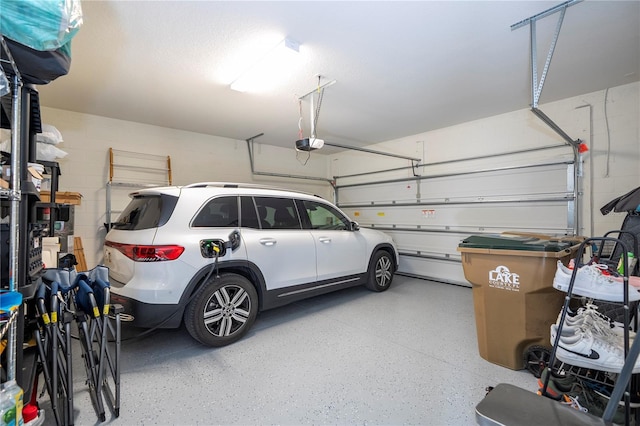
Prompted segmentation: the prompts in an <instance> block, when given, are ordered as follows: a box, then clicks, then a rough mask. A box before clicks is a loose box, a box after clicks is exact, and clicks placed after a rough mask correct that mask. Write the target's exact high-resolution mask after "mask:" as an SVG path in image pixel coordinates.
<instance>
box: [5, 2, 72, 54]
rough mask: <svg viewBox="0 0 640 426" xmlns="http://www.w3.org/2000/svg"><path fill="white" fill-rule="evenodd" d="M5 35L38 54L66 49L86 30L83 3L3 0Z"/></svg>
mask: <svg viewBox="0 0 640 426" xmlns="http://www.w3.org/2000/svg"><path fill="white" fill-rule="evenodd" d="M1 7H2V14H0V28H1V30H2V34H3V35H4V36H6V37H7V38H9V39H11V40H14V41H16V42H18V43H21V44H24V45H25V46H28V47H30V48H32V49H35V50H41V51H45V50H57V49H59V48H61V47H62V46H65V45H66V44H67V43H69V42H70V41H71V39H72V38H73V37H74V36H75V35H76V33H77V32H78V30H79V29H80V27H81V26H82V7H81V6H80V0H10V1H8V0H1Z"/></svg>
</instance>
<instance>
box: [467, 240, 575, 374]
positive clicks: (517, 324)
mask: <svg viewBox="0 0 640 426" xmlns="http://www.w3.org/2000/svg"><path fill="white" fill-rule="evenodd" d="M540 237H541V236H539V235H538V236H527V235H506V234H501V235H474V236H471V237H469V238H467V239H465V240H464V241H463V242H462V243H460V244H459V246H458V251H459V252H461V253H462V267H463V269H464V276H465V278H466V279H467V281H469V282H470V283H471V285H472V288H473V305H474V310H475V319H476V329H477V335H478V349H479V352H480V356H481V357H482V358H484V359H486V360H487V361H489V362H491V363H494V364H497V365H501V366H503V367H507V368H510V369H512V370H521V369H523V368H525V363H524V356H525V351H526V350H527V349H528V348H531V347H532V346H535V345H540V346H545V347H548V348H549V349H550V348H551V343H550V331H549V329H550V326H551V324H553V323H555V322H556V319H557V317H558V313H559V312H560V309H561V308H562V305H563V303H564V297H565V293H563V292H561V291H558V290H556V289H554V288H553V277H554V276H555V272H556V269H557V261H558V260H560V261H561V262H562V263H563V264H565V265H566V264H568V262H569V260H571V258H572V257H574V255H575V252H576V251H577V250H578V247H579V244H576V240H575V239H574V240H569V241H559V240H554V239H552V237H550V236H549V237H548V238H546V239H545V238H540Z"/></svg>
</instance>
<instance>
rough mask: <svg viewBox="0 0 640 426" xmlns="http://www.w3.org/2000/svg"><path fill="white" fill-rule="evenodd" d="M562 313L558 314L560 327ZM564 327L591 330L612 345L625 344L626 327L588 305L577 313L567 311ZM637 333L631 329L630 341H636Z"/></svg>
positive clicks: (593, 306)
mask: <svg viewBox="0 0 640 426" xmlns="http://www.w3.org/2000/svg"><path fill="white" fill-rule="evenodd" d="M561 317H562V311H560V313H559V314H558V319H557V320H556V325H560V318H561ZM564 327H584V328H587V329H589V330H590V331H591V332H592V333H593V334H594V335H595V336H601V337H604V338H606V339H609V340H610V341H611V342H612V343H620V345H621V346H622V345H623V344H624V325H623V324H622V323H621V322H618V321H613V320H612V319H611V318H609V317H608V316H606V315H604V314H601V313H600V312H598V307H597V306H596V305H593V304H591V303H588V304H587V305H585V306H584V307H582V308H579V309H578V311H577V312H572V311H571V310H568V311H567V315H566V316H565V318H564ZM635 337H636V333H635V332H634V331H632V330H631V329H629V340H630V341H633V339H635Z"/></svg>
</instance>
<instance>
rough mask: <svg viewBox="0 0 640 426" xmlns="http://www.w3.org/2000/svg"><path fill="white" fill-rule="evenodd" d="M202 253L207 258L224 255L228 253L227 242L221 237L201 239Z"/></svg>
mask: <svg viewBox="0 0 640 426" xmlns="http://www.w3.org/2000/svg"><path fill="white" fill-rule="evenodd" d="M200 253H201V254H202V257H207V258H214V257H216V256H217V257H224V255H225V254H226V253H227V248H226V244H225V242H224V241H223V240H220V239H213V240H200Z"/></svg>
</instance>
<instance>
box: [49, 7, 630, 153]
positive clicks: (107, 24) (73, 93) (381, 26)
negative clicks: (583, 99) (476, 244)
mask: <svg viewBox="0 0 640 426" xmlns="http://www.w3.org/2000/svg"><path fill="white" fill-rule="evenodd" d="M557 4H559V2H540V1H444V2H443V1H411V2H400V1H355V2H342V1H341V2H337V1H335V2H334V1H319V2H308V1H296V2H292V1H285V2H273V1H259V2H245V1H228V2H227V1H194V2H190V1H84V2H83V3H82V7H83V12H84V25H83V27H82V28H81V29H80V31H79V32H78V35H77V36H76V37H75V38H74V40H73V43H72V55H73V57H72V65H71V71H70V73H69V74H68V75H67V76H64V77H61V78H59V79H58V80H55V81H53V82H52V83H50V84H48V85H45V86H41V87H40V94H41V96H40V100H41V103H42V104H43V105H45V106H49V107H53V108H60V109H65V110H71V111H78V112H83V113H89V114H95V115H100V116H106V117H112V118H117V119H123V120H129V121H135V122H141V123H148V124H153V125H158V126H164V127H170V128H176V129H183V130H189V131H194V132H198V133H205V134H211V135H218V136H225V137H229V138H233V139H241V140H242V139H247V138H249V137H251V136H254V135H256V134H259V133H264V136H262V137H260V138H259V139H258V140H257V141H258V142H260V143H265V144H271V145H277V146H283V147H293V146H294V142H295V140H296V139H297V138H298V118H299V115H300V105H299V102H298V98H299V97H301V96H302V95H304V94H307V93H309V92H310V91H313V90H314V89H315V88H316V87H317V84H318V78H317V77H316V76H317V75H321V76H322V77H321V82H326V81H329V80H334V79H335V80H336V84H334V85H332V86H330V87H328V88H327V89H326V90H325V92H324V98H323V102H322V106H321V111H320V116H319V121H318V128H317V134H318V137H320V138H323V139H325V140H326V141H327V142H333V143H337V144H343V145H349V146H362V145H367V144H371V143H375V142H381V141H386V140H392V139H396V138H400V137H403V136H408V135H413V134H417V133H421V132H425V131H429V130H433V129H437V128H442V127H446V126H450V125H454V124H457V123H462V122H466V121H470V120H475V119H479V118H483V117H488V116H493V115H497V114H501V113H505V112H509V111H513V110H517V109H522V108H527V107H528V106H529V104H530V103H531V94H530V85H531V80H530V79H531V77H530V63H529V62H530V61H529V58H530V54H529V27H528V26H527V27H524V28H520V29H518V30H514V31H512V30H511V28H510V27H511V25H512V24H514V23H516V22H519V21H521V20H523V19H525V18H528V17H530V16H533V15H536V14H538V13H540V12H542V11H544V10H546V9H549V8H551V7H553V6H555V5H557ZM558 16H559V15H558V14H555V15H552V16H550V17H547V18H544V19H542V20H540V21H538V24H537V33H538V37H537V45H538V56H539V62H540V64H539V69H542V66H543V64H544V60H545V58H546V56H547V52H548V49H549V44H550V42H551V40H552V37H553V33H554V30H555V26H556V24H557V20H558ZM285 36H286V37H290V38H292V39H294V40H296V41H298V42H299V43H300V45H301V51H300V56H301V63H300V64H299V65H298V66H296V67H293V68H292V69H291V70H290V72H289V75H288V76H287V79H286V81H285V82H284V83H283V84H282V85H280V86H279V87H278V88H277V89H275V90H274V91H272V92H270V93H262V94H252V93H240V92H235V91H232V90H231V89H230V88H229V83H230V82H231V80H232V79H233V77H234V76H232V75H231V74H232V71H233V69H234V67H236V68H237V64H238V62H239V61H241V60H242V58H243V57H242V55H243V53H242V52H243V49H245V48H246V46H247V45H248V44H250V43H254V42H256V40H257V41H262V42H263V44H264V45H266V44H268V43H271V44H273V40H276V41H277V40H278V39H282V38H284V37H285ZM639 79H640V2H638V1H595V0H585V1H583V2H580V3H577V4H575V5H573V6H571V7H569V8H568V9H567V13H566V16H565V19H564V23H563V27H562V30H561V32H560V36H559V39H558V44H557V47H556V51H555V54H554V57H553V61H552V62H551V67H550V70H549V73H548V76H547V79H546V82H545V86H544V90H543V92H542V97H541V99H540V103H541V104H544V103H546V102H551V101H554V100H558V99H562V98H567V97H571V96H576V95H580V94H584V93H589V92H593V91H597V90H602V89H605V88H607V87H614V86H619V85H622V84H627V83H631V82H634V81H638V80H639ZM308 100H309V97H307V98H305V100H304V102H302V108H301V109H302V117H303V120H304V125H303V126H304V135H305V136H308V134H309V115H310V105H309V103H308ZM45 118H46V117H45ZM133 143H135V141H133ZM322 152H325V151H318V153H322Z"/></svg>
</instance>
